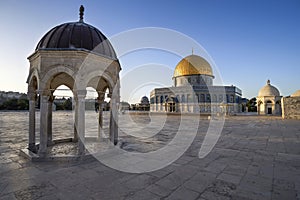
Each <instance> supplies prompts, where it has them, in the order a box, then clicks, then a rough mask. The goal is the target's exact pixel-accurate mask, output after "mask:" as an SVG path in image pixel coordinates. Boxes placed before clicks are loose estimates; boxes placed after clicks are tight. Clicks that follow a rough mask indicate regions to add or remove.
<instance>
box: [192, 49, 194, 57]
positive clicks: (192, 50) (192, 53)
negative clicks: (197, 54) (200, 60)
mask: <svg viewBox="0 0 300 200" xmlns="http://www.w3.org/2000/svg"><path fill="white" fill-rule="evenodd" d="M192 55H194V47H192Z"/></svg>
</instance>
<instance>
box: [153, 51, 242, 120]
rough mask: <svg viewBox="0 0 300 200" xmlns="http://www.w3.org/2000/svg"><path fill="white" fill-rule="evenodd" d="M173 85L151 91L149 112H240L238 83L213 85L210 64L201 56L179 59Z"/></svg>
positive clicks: (240, 92)
mask: <svg viewBox="0 0 300 200" xmlns="http://www.w3.org/2000/svg"><path fill="white" fill-rule="evenodd" d="M172 79H173V86H172V87H166V88H155V89H154V90H152V91H151V93H150V103H151V104H150V111H152V112H181V113H206V114H212V113H217V112H227V113H238V112H241V96H242V91H241V90H240V89H239V88H238V87H236V86H214V84H213V79H214V74H213V70H212V67H211V65H210V64H209V62H207V61H206V60H205V59H204V58H202V57H201V56H198V55H194V54H192V55H189V56H186V57H185V58H183V59H182V60H180V61H179V63H178V64H177V65H176V68H175V70H174V74H173V77H172Z"/></svg>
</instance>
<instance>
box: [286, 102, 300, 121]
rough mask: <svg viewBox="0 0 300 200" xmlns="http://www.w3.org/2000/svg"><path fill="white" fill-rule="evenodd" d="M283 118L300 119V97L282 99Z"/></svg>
mask: <svg viewBox="0 0 300 200" xmlns="http://www.w3.org/2000/svg"><path fill="white" fill-rule="evenodd" d="M281 106H282V118H284V119H300V97H284V98H282V99H281Z"/></svg>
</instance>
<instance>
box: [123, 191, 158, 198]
mask: <svg viewBox="0 0 300 200" xmlns="http://www.w3.org/2000/svg"><path fill="white" fill-rule="evenodd" d="M125 199H126V200H150V199H151V200H152V199H153V200H159V199H160V197H159V196H157V195H155V194H153V193H151V192H149V191H147V190H141V191H137V192H136V193H134V194H132V195H129V196H127V197H125Z"/></svg>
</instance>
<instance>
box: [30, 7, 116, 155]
mask: <svg viewBox="0 0 300 200" xmlns="http://www.w3.org/2000/svg"><path fill="white" fill-rule="evenodd" d="M83 14H84V8H83V6H81V7H80V19H79V21H78V22H69V23H65V24H61V25H58V26H56V27H54V28H52V29H51V30H50V31H49V32H47V33H46V34H45V35H44V36H43V37H42V39H41V40H40V41H39V43H38V45H37V47H36V49H35V52H34V53H33V54H32V55H30V56H29V57H28V60H29V62H30V70H29V76H28V79H27V83H28V97H29V143H28V153H29V154H35V156H37V157H39V158H45V157H47V156H48V155H47V147H48V146H51V145H55V143H56V142H55V141H53V139H52V103H53V100H54V98H55V96H53V93H54V91H55V90H56V89H57V88H58V87H59V86H61V85H65V86H67V87H68V88H69V89H70V90H71V91H72V93H73V97H74V101H73V110H74V118H75V119H74V137H73V138H72V139H71V141H72V142H78V155H79V156H81V155H84V154H85V152H86V151H85V145H84V142H85V97H86V93H87V90H86V88H87V87H92V88H94V89H95V90H96V92H97V95H98V98H97V100H98V103H99V105H100V106H101V105H102V102H104V99H105V91H107V89H108V90H109V94H108V97H110V98H111V101H110V108H111V109H110V122H109V123H110V126H109V137H110V141H111V142H112V143H113V144H117V142H118V128H117V122H118V105H119V101H120V95H119V89H120V85H119V72H120V70H121V66H120V63H119V61H118V59H117V56H116V53H115V51H114V49H113V47H112V45H111V43H110V42H109V40H108V39H107V38H106V37H105V36H104V35H103V34H102V33H101V32H100V31H99V30H98V29H97V28H95V27H93V26H91V25H89V24H87V23H85V22H84V21H83ZM38 96H39V98H38ZM38 99H39V100H40V127H39V132H36V116H35V115H36V103H37V101H38ZM99 110H100V112H99V120H98V126H99V128H98V131H99V133H98V137H100V135H101V134H100V132H101V129H102V123H103V122H102V120H103V116H102V109H101V108H100V109H99ZM37 134H39V138H40V143H39V144H36V135H37ZM78 155H77V156H78Z"/></svg>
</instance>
